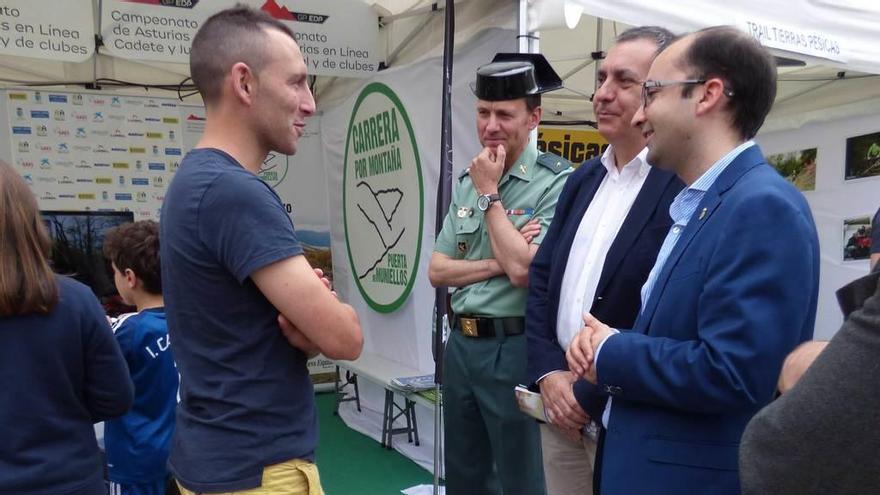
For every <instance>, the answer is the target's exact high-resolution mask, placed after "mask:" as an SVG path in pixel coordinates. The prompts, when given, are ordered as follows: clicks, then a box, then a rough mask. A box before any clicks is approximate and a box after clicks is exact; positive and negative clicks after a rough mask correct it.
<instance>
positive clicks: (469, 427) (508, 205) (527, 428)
mask: <svg viewBox="0 0 880 495" xmlns="http://www.w3.org/2000/svg"><path fill="white" fill-rule="evenodd" d="M571 170H572V169H571V165H570V163H569V162H568V161H566V160H565V159H564V158H561V157H558V156H556V155H553V154H550V153H544V154H539V152H538V150H537V148H536V147H535V145H534V143H533V142H530V143H528V144H527V145H526V147H525V149H524V150H523V152H522V153H521V154H520V157H519V158H518V159H517V161H516V163H514V164H513V166H512V167H511V168H510V169H509V170H508V171H507V172H506V173H505V174H504V176H503V177H502V178H501V180H500V181H499V183H498V186H499V187H498V191H499V194H500V196H501V203H502V205H503V207H504V209H505V210H507V216H508V219H510V221H511V222H512V223H513V225H514V226H515V227H516V228H517V229H519V228H520V227H522V226H523V225H524V224H525V223H526V222H528V221H529V220H530V219H532V218H537V219H540V222H541V232H540V234H539V235H538V236H537V237H535V239H534V240H533V241H532V242H533V243H535V244H540V242H541V240H542V239H543V238H544V234H545V233H546V232H547V229H548V227H549V225H550V221H551V220H552V219H553V214H554V211H555V210H556V201H557V199H558V197H559V193H560V192H561V191H562V187H563V185H564V183H565V180H566V179H567V178H568V175H569V174H570V173H571ZM477 197H478V194H477V192H476V190H475V189H474V184H473V182H472V181H471V178H470V176H468V174H467V171H465V173H463V174H462V175H461V176H460V177H459V179H458V183H457V185H456V187H455V190H454V192H453V197H452V203H451V204H450V207H449V213H448V214H447V215H446V220H445V221H444V223H443V229H442V231H441V232H440V235H439V236H438V238H437V243H436V246H435V248H434V250H435V251H437V252H439V253H443V254H445V255H447V256H449V257H451V258H453V259H459V260H481V259H487V258H494V257H495V256H494V255H493V253H492V247H491V244H490V241H489V232H488V227H487V225H486V223H485V221H484V218H483V212H482V211H480V210H479V209H478V208H477ZM526 294H527V289H525V288H517V287H514V286H513V285H512V284H511V283H510V279H508V278H507V277H505V276H500V277H493V278H490V279H488V280H483V281H480V282H476V283H473V284H470V285H468V286H465V287H461V288H458V289H457V290H456V291H455V293H453V295H452V309H453V311H455V314H456V315H458V316H462V315H465V316H481V317H487V318H508V319H509V317H518V318H519V319H520V320H521V319H522V317H523V316H524V315H525V303H526ZM456 321H457V319H456ZM493 322H494V323H495V328H496V336H495V337H488V338H485V337H468V336H465V335H463V334H462V332H461V329H460V328H457V325H456V328H455V329H454V330H453V332H452V334H451V335H450V337H449V341H448V343H447V345H446V352H445V353H444V366H443V398H444V407H445V439H446V440H445V448H446V473H447V479H446V488H447V493H449V494H450V495H460V494H463V493H474V494H494V493H504V494H505V495H511V494H528V495H536V494H542V493H544V476H543V464H542V459H541V441H540V436H539V432H538V426H537V423H536V422H535V420H534V419H532V418H530V417H529V416H526V415H525V414H523V413H522V412H520V411H519V409H518V408H517V405H516V399H515V396H514V392H513V388H514V387H515V386H516V385H518V384H520V383H525V379H526V337H525V334H524V333H520V334H518V335H514V336H508V335H507V334H506V333H505V329H504V327H503V325H502V324H501V320H493Z"/></svg>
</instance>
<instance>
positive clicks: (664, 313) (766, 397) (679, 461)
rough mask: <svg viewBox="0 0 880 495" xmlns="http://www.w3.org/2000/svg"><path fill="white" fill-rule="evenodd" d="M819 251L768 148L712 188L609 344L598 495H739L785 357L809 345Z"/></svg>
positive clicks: (744, 158)
mask: <svg viewBox="0 0 880 495" xmlns="http://www.w3.org/2000/svg"><path fill="white" fill-rule="evenodd" d="M818 285H819V242H818V238H817V236H816V228H815V225H814V223H813V218H812V215H811V213H810V209H809V207H808V205H807V202H806V200H805V199H804V197H803V195H802V194H801V193H800V192H799V191H797V189H795V188H794V186H792V185H791V184H790V183H788V182H787V181H786V180H785V179H783V178H782V177H781V176H780V175H779V174H778V173H777V172H776V171H775V170H774V169H773V168H772V167H770V166H769V165H768V164H767V163H766V162H765V161H764V157H763V153H762V152H761V150H760V148H759V147H758V146H752V147H750V148H748V149H746V150H745V151H743V152H742V153H740V154H739V155H738V156H737V157H736V158H735V159H734V160H733V162H732V163H731V164H730V165H729V166H728V167H727V169H726V170H724V172H722V173H721V175H720V176H719V177H718V179H717V180H716V181H715V183H714V184H713V185H712V186H711V187H710V188H709V190H708V191H706V194H705V195H704V197H703V199H702V201H701V202H700V204H699V205H698V207H697V210H696V213H695V215H694V217H693V218H691V219H690V221H689V222H688V225H687V227H686V228H685V229H684V231H683V232H682V233H681V237H680V239H679V240H678V243H677V244H676V245H675V248H674V249H673V250H672V252H671V253H670V255H669V257H668V258H667V260H666V262H665V264H664V265H663V268H662V269H661V270H660V272H659V274H658V276H657V281H656V283H655V285H654V288H653V290H652V292H651V294H650V296H649V298H648V300H647V301H646V303H645V308H644V310H643V311H642V313H641V314H640V315H639V318H638V319H637V320H636V324H635V326H634V328H633V329H632V330H631V331H622V332H621V333H620V334H618V335H613V336H611V337H609V338H608V340H606V341H605V344H604V345H603V346H602V349H601V350H600V353H599V355H598V356H597V359H596V367H597V374H598V377H599V387H598V388H599V389H600V390H602V391H604V392H606V393H608V394H611V395H612V396H613V399H614V401H613V404H612V406H611V414H610V418H609V420H608V429H607V431H606V434H605V440H604V441H605V443H604V447H603V451H602V455H603V457H602V469H601V479H602V486H601V489H602V492H601V493H602V495H616V494H621V495H622V494H633V493H651V494H652V495H662V494H670V495H671V494H676V495H678V494H682V493H687V494H689V495H697V494H707V495H708V494H711V495H727V494H730V495H733V494H739V492H740V487H739V476H738V472H737V469H738V466H737V453H738V450H739V439H740V437H741V436H742V432H743V430H744V429H745V426H746V423H748V421H749V419H751V417H752V416H753V415H754V414H755V413H756V412H757V411H758V410H759V409H761V408H762V407H763V406H765V405H766V404H767V403H769V402H770V400H771V399H772V398H773V394H774V392H775V390H776V380H777V377H778V376H779V371H780V369H781V368H782V362H783V360H784V359H785V356H786V355H787V354H788V353H789V352H791V350H792V349H794V347H795V346H797V345H798V344H800V343H801V342H803V341H805V340H808V339H809V338H811V336H812V334H813V325H814V323H815V317H816V300H817V295H818Z"/></svg>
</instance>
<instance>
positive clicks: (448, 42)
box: [434, 0, 455, 495]
mask: <svg viewBox="0 0 880 495" xmlns="http://www.w3.org/2000/svg"><path fill="white" fill-rule="evenodd" d="M445 14H446V15H445V26H444V31H443V87H442V89H443V100H442V109H441V115H440V119H441V123H440V129H441V130H440V180H439V183H438V184H437V214H436V215H435V224H434V232H435V233H436V234H438V235H439V234H440V230H441V229H442V228H443V221H444V219H445V218H446V212H447V210H449V202H450V201H451V197H452V66H453V63H452V61H453V48H454V47H455V1H454V0H446V12H445ZM448 293H449V288H447V287H437V289H436V290H435V293H434V308H435V311H434V314H435V318H436V319H435V321H434V329H435V335H434V383H435V384H436V385H435V391H436V392H437V401H436V402H435V404H434V495H439V494H440V471H441V469H442V466H443V449H442V438H443V434H442V429H441V428H440V426H441V422H442V417H443V408H442V399H441V398H440V397H441V394H442V389H443V387H442V383H443V333H444V332H443V330H444V328H445V327H444V323H445V322H446V321H447V316H446V296H447V294H448Z"/></svg>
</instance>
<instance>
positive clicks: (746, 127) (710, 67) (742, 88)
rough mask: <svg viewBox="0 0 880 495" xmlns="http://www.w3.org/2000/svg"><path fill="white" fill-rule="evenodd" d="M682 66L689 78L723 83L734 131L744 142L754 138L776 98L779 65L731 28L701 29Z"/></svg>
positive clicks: (687, 90) (688, 90)
mask: <svg viewBox="0 0 880 495" xmlns="http://www.w3.org/2000/svg"><path fill="white" fill-rule="evenodd" d="M681 64H682V65H681V68H682V69H683V70H684V71H685V73H687V74H688V78H689V79H709V78H712V77H717V78H720V79H721V80H722V81H724V92H725V94H727V98H728V103H727V107H728V108H729V109H730V112H731V114H732V115H733V126H734V128H735V129H736V130H737V131H738V132H739V134H740V137H741V138H743V139H751V138H753V137H755V134H757V133H758V129H760V128H761V125H763V124H764V119H765V118H766V117H767V114H768V113H770V108H772V107H773V101H774V100H775V99H776V64H775V63H774V61H773V57H772V56H771V55H770V53H769V52H768V51H767V50H766V49H765V48H764V47H763V46H761V44H760V43H758V41H757V40H755V39H754V38H752V37H751V36H749V35H748V34H746V33H744V32H742V31H740V30H738V29H736V28H734V27H731V26H715V27H710V28H706V29H702V30H700V31H697V32H696V33H694V39H693V42H692V43H691V45H690V46H689V47H688V48H687V50H686V51H685V53H684V55H683V56H682V60H681ZM692 90H693V86H685V87H684V88H683V89H682V94H683V95H684V96H685V97H688V96H690V93H691V91H692Z"/></svg>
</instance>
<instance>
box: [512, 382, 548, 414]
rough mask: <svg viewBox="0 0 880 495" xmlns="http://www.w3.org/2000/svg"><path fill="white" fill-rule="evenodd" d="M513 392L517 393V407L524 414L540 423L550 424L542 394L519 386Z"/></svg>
mask: <svg viewBox="0 0 880 495" xmlns="http://www.w3.org/2000/svg"><path fill="white" fill-rule="evenodd" d="M513 391H514V393H516V405H517V406H519V409H520V410H521V411H522V412H524V413H526V414H528V415H529V416H531V417H533V418H535V419H537V420H538V421H543V422H545V423H548V421H547V416H546V415H545V414H544V401H543V400H541V394H539V393H537V392H532V391H531V390H529V389H527V388H526V387H525V386H523V385H517V386H516V387H514V388H513Z"/></svg>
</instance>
